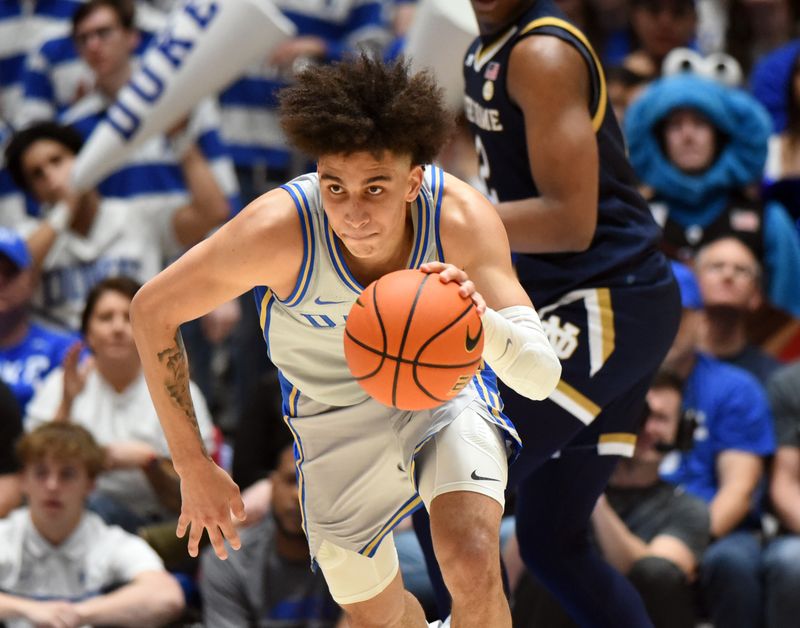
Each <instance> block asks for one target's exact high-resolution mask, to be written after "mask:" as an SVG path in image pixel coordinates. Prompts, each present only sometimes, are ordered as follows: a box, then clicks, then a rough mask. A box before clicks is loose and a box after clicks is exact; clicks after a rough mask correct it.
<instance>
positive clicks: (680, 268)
mask: <svg viewBox="0 0 800 628" xmlns="http://www.w3.org/2000/svg"><path fill="white" fill-rule="evenodd" d="M670 263H671V264H672V274H673V275H675V279H676V280H677V281H678V287H679V288H680V290H681V305H682V306H683V309H685V310H700V309H702V308H703V297H702V295H701V294H700V286H699V285H698V283H697V278H696V277H695V276H694V272H692V269H691V268H689V267H688V266H687V265H686V264H681V263H680V262H675V261H672V262H670Z"/></svg>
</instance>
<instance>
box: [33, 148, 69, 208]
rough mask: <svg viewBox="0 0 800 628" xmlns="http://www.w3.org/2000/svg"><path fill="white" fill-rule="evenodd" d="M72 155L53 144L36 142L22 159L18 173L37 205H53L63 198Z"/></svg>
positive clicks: (67, 183)
mask: <svg viewBox="0 0 800 628" xmlns="http://www.w3.org/2000/svg"><path fill="white" fill-rule="evenodd" d="M74 162H75V155H73V154H72V152H71V151H70V150H69V149H68V148H67V147H66V146H64V145H63V144H61V143H59V142H56V141H54V140H47V139H43V140H38V141H36V142H34V143H33V144H31V145H30V146H29V147H28V149H27V150H26V151H25V153H24V154H23V156H22V162H21V166H22V172H23V175H24V177H25V180H26V181H27V182H28V185H29V186H30V189H31V193H32V194H33V196H34V198H35V199H36V200H37V201H39V202H40V203H49V204H53V203H55V202H57V201H60V200H62V199H63V198H65V197H66V195H67V192H68V190H69V177H70V174H71V173H72V165H73V164H74Z"/></svg>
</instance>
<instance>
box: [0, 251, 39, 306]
mask: <svg viewBox="0 0 800 628" xmlns="http://www.w3.org/2000/svg"><path fill="white" fill-rule="evenodd" d="M32 290H33V282H32V281H31V272H30V271H29V270H21V269H20V268H19V267H18V266H17V265H16V264H15V263H14V262H12V261H11V260H10V259H8V258H7V257H6V256H5V255H2V254H0V316H3V315H4V314H8V313H11V312H18V311H20V310H21V309H22V308H24V307H26V306H27V303H28V300H29V299H30V296H31V291H32Z"/></svg>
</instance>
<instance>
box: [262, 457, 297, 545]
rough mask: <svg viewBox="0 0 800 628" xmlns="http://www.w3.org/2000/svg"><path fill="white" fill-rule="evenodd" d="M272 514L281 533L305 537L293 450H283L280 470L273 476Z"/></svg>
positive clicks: (276, 470) (279, 462) (279, 463)
mask: <svg viewBox="0 0 800 628" xmlns="http://www.w3.org/2000/svg"><path fill="white" fill-rule="evenodd" d="M270 477H271V479H272V514H273V516H274V517H275V522H276V524H277V525H278V528H280V530H281V532H283V533H284V534H286V535H288V536H303V519H302V516H301V514H300V500H299V499H298V495H297V477H296V475H295V467H294V454H293V452H292V449H291V448H290V447H289V448H286V449H284V450H283V453H282V454H281V456H280V458H279V461H278V468H277V469H275V471H274V472H273V473H272V474H271V476H270Z"/></svg>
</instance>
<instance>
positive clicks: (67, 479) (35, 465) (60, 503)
mask: <svg viewBox="0 0 800 628" xmlns="http://www.w3.org/2000/svg"><path fill="white" fill-rule="evenodd" d="M93 485H94V482H93V481H92V479H91V478H90V477H89V473H88V472H87V470H86V467H85V466H83V465H82V464H80V463H79V462H77V461H64V460H59V459H56V458H54V457H52V456H46V457H45V458H44V459H42V460H39V461H37V462H31V463H29V464H28V465H26V467H25V469H24V471H23V473H22V490H23V492H24V493H25V496H26V497H27V498H28V505H29V507H30V511H31V516H32V517H33V521H34V522H35V523H36V524H37V527H39V528H40V530H41V529H43V530H47V529H48V528H50V527H51V526H57V527H65V526H66V527H69V526H70V525H75V524H77V522H78V521H79V520H80V518H81V515H82V513H83V508H84V503H85V502H86V498H87V497H88V496H89V493H90V492H91V490H92V487H93Z"/></svg>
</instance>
